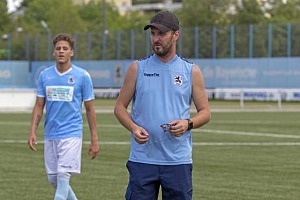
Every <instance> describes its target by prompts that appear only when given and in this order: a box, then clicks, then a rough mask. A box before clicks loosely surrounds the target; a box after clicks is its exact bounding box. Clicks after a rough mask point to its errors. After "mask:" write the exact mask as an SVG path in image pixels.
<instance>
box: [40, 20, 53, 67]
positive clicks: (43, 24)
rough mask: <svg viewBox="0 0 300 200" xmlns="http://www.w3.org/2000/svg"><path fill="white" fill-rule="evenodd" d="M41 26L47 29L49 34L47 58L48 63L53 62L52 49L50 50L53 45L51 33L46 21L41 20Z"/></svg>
mask: <svg viewBox="0 0 300 200" xmlns="http://www.w3.org/2000/svg"><path fill="white" fill-rule="evenodd" d="M41 25H42V26H43V27H44V28H45V29H46V31H47V33H48V40H47V41H48V43H47V58H48V61H50V60H51V56H50V55H51V52H50V51H51V48H50V43H51V41H50V40H51V31H50V29H49V27H48V24H47V23H46V22H45V21H44V20H41Z"/></svg>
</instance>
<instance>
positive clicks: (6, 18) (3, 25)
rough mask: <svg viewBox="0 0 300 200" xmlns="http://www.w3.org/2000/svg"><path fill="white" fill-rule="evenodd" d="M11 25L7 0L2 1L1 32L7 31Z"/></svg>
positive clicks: (0, 11) (0, 0)
mask: <svg viewBox="0 0 300 200" xmlns="http://www.w3.org/2000/svg"><path fill="white" fill-rule="evenodd" d="M9 24H10V17H9V14H8V13H7V2H6V0H0V32H3V31H5V30H7V27H8V26H9Z"/></svg>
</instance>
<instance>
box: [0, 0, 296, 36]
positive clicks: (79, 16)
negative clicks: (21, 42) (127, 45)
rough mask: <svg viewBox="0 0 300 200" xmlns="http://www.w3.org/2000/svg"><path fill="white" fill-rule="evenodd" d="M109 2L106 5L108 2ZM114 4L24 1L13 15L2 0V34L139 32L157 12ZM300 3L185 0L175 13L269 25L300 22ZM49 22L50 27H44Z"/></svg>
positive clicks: (191, 19)
mask: <svg viewBox="0 0 300 200" xmlns="http://www.w3.org/2000/svg"><path fill="white" fill-rule="evenodd" d="M104 2H106V3H104ZM111 2H112V1H103V0H92V1H89V2H88V3H85V4H74V1H73V0H63V1H62V0H43V1H41V0H23V1H22V3H21V5H20V7H19V8H18V11H22V12H23V13H24V14H23V15H15V16H14V15H12V14H13V13H12V14H8V13H7V12H5V10H7V7H6V4H7V3H6V0H0V31H3V32H10V31H13V30H16V28H17V27H23V31H24V32H26V33H31V34H37V33H41V32H45V31H50V32H51V33H52V34H55V33H58V32H68V33H71V32H101V31H103V30H104V29H106V30H129V29H139V30H141V29H142V28H143V26H144V25H145V24H146V23H148V22H149V20H150V19H151V17H152V16H153V15H154V12H146V13H144V12H141V11H131V12H127V13H126V14H125V15H121V14H120V13H119V12H118V10H117V7H116V6H115V5H114V4H112V3H111ZM299 11H300V0H287V3H286V4H284V3H283V2H282V0H264V1H257V0H184V1H183V2H182V8H181V9H178V10H176V11H174V12H175V13H176V14H178V16H179V18H180V23H181V26H184V27H195V26H211V25H229V24H266V23H269V22H276V23H280V22H283V23H287V22H300V12H299ZM41 21H45V22H46V24H47V26H48V27H47V28H48V29H47V28H45V27H43V26H42V25H41Z"/></svg>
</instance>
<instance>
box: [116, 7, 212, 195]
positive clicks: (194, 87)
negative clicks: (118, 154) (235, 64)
mask: <svg viewBox="0 0 300 200" xmlns="http://www.w3.org/2000/svg"><path fill="white" fill-rule="evenodd" d="M149 28H150V30H151V35H150V39H151V45H152V49H153V51H154V54H152V55H150V56H148V57H146V58H143V59H141V60H137V61H134V62H132V63H131V65H130V67H129V69H128V71H127V73H126V76H125V80H124V84H123V86H122V88H121V91H120V94H119V97H118V99H117V102H116V105H115V110H114V113H115V116H116V117H117V119H118V120H119V121H120V123H121V124H122V125H123V126H124V127H126V128H127V129H128V130H129V131H130V132H131V149H130V156H129V160H128V162H127V165H126V166H127V169H128V171H129V174H130V177H129V183H128V186H127V191H126V194H125V198H126V200H155V199H157V198H158V194H159V188H160V187H161V189H162V199H163V200H190V199H192V193H193V186H192V135H191V129H192V128H199V127H201V126H203V125H205V124H206V123H208V122H209V121H210V110H209V105H208V98H207V95H206V91H205V85H204V79H203V76H202V73H201V71H200V69H199V68H198V67H197V66H196V65H194V64H192V63H190V62H188V61H187V60H185V59H183V58H181V57H180V56H178V55H177V54H176V42H177V40H178V38H179V20H178V18H177V17H176V16H175V15H174V14H172V13H171V12H168V11H164V12H160V13H158V14H157V15H155V16H154V17H153V18H152V19H151V21H150V24H148V25H147V26H145V27H144V30H147V29H149ZM131 101H132V108H131V115H130V114H129V113H128V112H127V107H128V105H129V103H130V102H131ZM192 101H193V102H194V104H195V107H196V110H197V113H196V114H195V115H194V116H193V117H191V116H190V108H191V102H192Z"/></svg>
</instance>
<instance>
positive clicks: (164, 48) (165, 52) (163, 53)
mask: <svg viewBox="0 0 300 200" xmlns="http://www.w3.org/2000/svg"><path fill="white" fill-rule="evenodd" d="M171 47H172V44H171V42H170V43H168V45H164V46H163V45H161V50H158V49H157V48H156V47H155V45H154V44H153V45H152V49H153V51H154V52H155V54H156V55H158V56H159V57H165V56H166V55H168V53H169V52H170V50H171Z"/></svg>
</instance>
